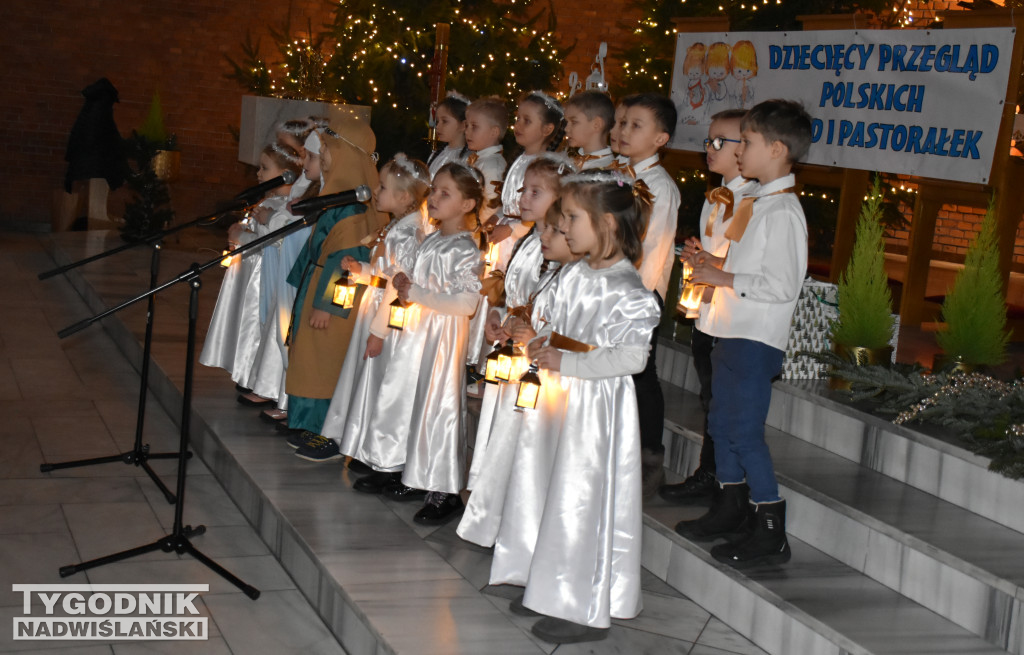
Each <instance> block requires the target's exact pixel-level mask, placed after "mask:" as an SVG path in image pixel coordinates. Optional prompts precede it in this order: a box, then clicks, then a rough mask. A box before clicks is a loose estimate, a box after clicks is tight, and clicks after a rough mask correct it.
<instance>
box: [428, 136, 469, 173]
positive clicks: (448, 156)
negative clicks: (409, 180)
mask: <svg viewBox="0 0 1024 655" xmlns="http://www.w3.org/2000/svg"><path fill="white" fill-rule="evenodd" d="M463 150H465V151H466V153H465V154H462V151H463ZM468 157H469V148H463V147H462V146H460V147H458V148H453V147H451V146H449V145H447V144H445V146H444V148H442V149H441V150H440V151H439V152H438V153H437V155H436V156H435V157H433V158H431V160H430V163H429V164H428V165H427V169H428V170H429V171H430V179H434V176H435V175H437V172H438V171H439V170H441V167H442V166H444V165H445V164H447V163H448V162H453V161H454V162H458V163H460V164H464V163H466V159H467V158H468Z"/></svg>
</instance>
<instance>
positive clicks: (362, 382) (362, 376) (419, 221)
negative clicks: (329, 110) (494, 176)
mask: <svg viewBox="0 0 1024 655" xmlns="http://www.w3.org/2000/svg"><path fill="white" fill-rule="evenodd" d="M429 190H430V175H429V173H428V172H427V168H426V166H425V165H424V164H423V163H422V162H419V161H415V160H411V159H409V158H408V157H406V156H405V155H404V154H403V153H398V154H397V155H395V158H394V159H392V160H391V161H389V162H388V163H387V164H385V165H384V167H383V168H381V171H380V182H379V183H378V186H377V190H376V192H375V193H374V203H375V205H376V207H377V211H379V212H385V213H388V214H390V215H391V217H392V218H391V222H390V223H388V224H387V225H386V226H385V227H383V228H381V229H380V230H379V231H378V233H377V237H376V239H375V242H374V243H373V244H372V246H371V252H370V261H369V262H359V261H356V260H355V259H354V258H352V257H345V258H344V259H342V260H341V267H342V268H343V269H345V270H347V271H349V274H350V275H351V276H352V277H353V279H354V280H355V281H356V282H358V283H359V284H363V285H366V287H367V288H366V289H365V290H364V292H363V298H362V301H361V302H360V304H359V312H358V314H357V316H356V326H355V328H354V330H353V332H352V343H353V344H362V343H365V344H366V347H365V348H359V347H357V346H355V345H354V346H353V347H352V348H350V349H349V350H348V352H347V353H345V363H344V364H342V367H341V375H340V376H339V377H338V385H337V387H336V388H335V390H334V397H333V398H332V399H331V406H330V408H329V409H328V410H327V419H326V420H325V421H324V427H323V435H324V436H325V437H327V438H329V439H334V440H335V441H336V442H337V443H338V446H339V449H340V450H341V452H342V454H344V455H348V456H350V457H352V458H353V459H356V460H359V461H361V462H363V463H365V464H367V465H369V466H370V467H371V468H373V469H374V472H373V473H371V474H370V475H368V476H365V477H362V478H359V479H358V480H356V481H355V483H354V484H353V488H354V489H356V490H357V491H363V492H365V493H381V492H382V491H383V490H384V488H385V487H386V486H388V485H389V484H390V483H391V482H393V481H394V480H396V478H400V477H401V470H400V469H399V470H398V471H395V470H393V469H391V468H389V467H383V468H382V467H381V466H380V462H381V461H384V460H392V459H393V458H394V453H383V454H381V453H379V452H378V451H377V448H376V446H377V444H374V443H371V442H370V441H369V440H368V439H367V437H368V434H369V427H370V426H369V421H370V420H371V419H372V417H373V412H374V409H375V406H376V400H377V396H378V394H379V393H380V386H381V382H382V380H383V378H384V373H385V371H386V370H387V367H388V364H389V363H390V361H391V357H392V355H393V354H394V352H395V345H396V343H397V341H398V339H399V338H400V337H401V336H402V334H403V332H402V331H397V330H392V329H389V328H388V318H389V314H390V307H391V303H392V301H394V300H395V298H397V297H398V294H397V292H396V291H395V288H394V286H393V285H391V284H389V283H388V282H389V280H391V279H393V278H394V276H395V275H397V274H398V273H405V274H406V275H408V274H411V273H412V269H413V262H415V258H416V249H417V247H418V246H419V243H420V241H422V240H423V237H424V234H423V214H422V211H421V208H422V206H423V202H424V200H426V197H427V193H428V191H429ZM296 454H297V455H298V456H299V457H302V456H303V452H302V449H301V448H300V449H299V450H298V451H296ZM379 455H382V456H379ZM401 459H402V460H403V461H404V459H405V452H404V451H403V452H402V453H401Z"/></svg>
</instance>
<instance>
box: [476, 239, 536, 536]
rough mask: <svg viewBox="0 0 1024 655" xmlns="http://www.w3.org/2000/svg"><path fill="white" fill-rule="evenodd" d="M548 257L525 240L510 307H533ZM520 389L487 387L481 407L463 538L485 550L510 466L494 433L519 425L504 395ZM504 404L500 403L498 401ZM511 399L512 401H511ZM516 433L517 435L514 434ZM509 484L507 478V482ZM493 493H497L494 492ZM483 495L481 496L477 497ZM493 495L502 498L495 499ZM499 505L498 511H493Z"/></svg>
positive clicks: (513, 267)
mask: <svg viewBox="0 0 1024 655" xmlns="http://www.w3.org/2000/svg"><path fill="white" fill-rule="evenodd" d="M543 261H544V256H543V254H542V253H541V249H540V236H539V235H538V233H537V232H533V233H532V234H529V235H527V236H525V237H523V245H522V246H520V248H519V249H518V250H517V251H516V256H515V257H514V258H513V259H512V261H511V262H510V263H509V267H508V271H506V274H505V297H506V302H505V304H506V306H507V307H522V306H524V305H527V304H529V302H530V298H531V296H532V295H533V293H534V292H535V291H536V290H537V285H538V281H539V279H540V266H541V264H542V263H543ZM506 313H507V309H506V308H504V307H503V308H501V314H502V316H503V318H504V316H505V315H506ZM508 386H511V387H514V388H515V389H518V385H516V384H515V383H514V381H513V383H511V384H497V385H494V384H486V385H484V396H483V400H482V402H481V405H480V419H479V421H478V423H477V431H476V442H475V444H474V446H473V462H472V465H471V466H470V469H469V481H468V482H467V484H466V487H467V488H468V489H472V490H473V491H474V494H473V495H472V496H471V497H470V499H469V503H468V504H467V505H466V513H465V514H464V515H463V519H462V523H461V524H460V525H459V536H461V537H462V538H463V539H467V540H469V541H472V542H474V543H477V544H480V545H481V546H491V545H493V544H494V534H495V533H496V531H497V523H496V522H494V524H493V527H492V528H487V527H484V526H483V525H482V523H484V522H487V523H490V522H491V521H492V519H491V517H492V516H494V517H495V519H497V518H499V517H500V515H501V512H500V510H501V507H500V504H501V502H502V500H501V499H502V498H503V496H504V486H505V482H502V481H501V480H500V479H499V478H500V477H501V473H500V469H501V468H503V467H504V466H506V465H507V463H508V462H507V458H506V457H503V456H502V455H500V454H499V451H501V450H502V449H503V447H504V446H506V445H507V444H501V445H498V446H496V448H495V450H494V452H489V449H490V444H491V440H490V437H491V435H492V434H493V432H494V430H495V429H497V428H500V429H501V431H502V434H505V433H506V429H505V428H507V427H510V426H506V425H500V426H499V425H497V424H496V422H501V421H508V422H510V423H518V420H519V416H520V413H518V412H514V411H513V410H514V409H515V394H514V393H512V394H501V393H500V392H501V391H503V390H504V389H505V387H508ZM499 397H501V398H502V401H501V402H500V403H499V402H498V398H499ZM510 397H511V399H510ZM514 433H515V432H514V431H513V432H512V434H514ZM481 476H483V478H484V480H483V487H481V485H480V482H481ZM506 480H507V478H506ZM492 489H493V492H492ZM477 491H479V493H476V492H477ZM492 493H497V494H498V497H497V498H494V499H491V496H492ZM495 503H497V507H492V506H493V505H494V504H495Z"/></svg>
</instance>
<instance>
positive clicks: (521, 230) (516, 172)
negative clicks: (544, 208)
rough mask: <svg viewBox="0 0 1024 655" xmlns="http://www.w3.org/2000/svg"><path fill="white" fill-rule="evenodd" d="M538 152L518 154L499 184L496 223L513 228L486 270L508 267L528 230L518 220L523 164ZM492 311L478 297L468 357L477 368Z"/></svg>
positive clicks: (499, 244)
mask: <svg viewBox="0 0 1024 655" xmlns="http://www.w3.org/2000/svg"><path fill="white" fill-rule="evenodd" d="M536 158H537V155H527V154H522V155H519V157H518V158H516V160H515V161H514V162H512V165H511V166H509V168H508V172H507V174H506V175H505V181H504V182H503V183H502V187H501V212H500V213H499V214H498V225H507V226H508V227H510V228H512V234H511V236H509V237H507V238H505V239H503V240H502V241H499V242H498V255H497V257H496V258H495V260H494V261H492V262H491V263H490V266H489V267H488V269H487V273H490V272H491V271H505V269H507V268H508V261H509V258H510V257H511V256H512V249H513V248H515V245H516V243H517V242H518V241H519V239H521V238H522V237H523V236H524V235H525V234H526V233H527V232H529V231H530V226H529V225H525V226H524V225H523V222H522V221H521V220H519V213H520V210H519V199H520V198H521V197H522V195H523V181H524V179H525V178H526V167H527V166H529V165H530V162H532V161H533V160H534V159H536ZM490 311H491V305H490V303H489V302H488V301H487V298H486V297H484V298H481V299H480V310H479V311H478V312H477V314H476V315H475V316H474V317H473V320H472V322H471V325H470V341H469V360H468V362H469V363H470V364H476V365H477V366H478V367H479V366H480V365H481V364H482V362H483V360H484V358H485V357H486V356H487V355H486V353H487V352H489V351H490V348H489V347H488V344H485V343H484V328H485V327H486V323H487V314H489V313H490Z"/></svg>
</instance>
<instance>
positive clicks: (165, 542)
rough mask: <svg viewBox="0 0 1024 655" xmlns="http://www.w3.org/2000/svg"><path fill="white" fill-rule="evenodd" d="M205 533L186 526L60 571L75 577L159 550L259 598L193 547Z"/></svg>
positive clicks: (63, 567) (64, 574)
mask: <svg viewBox="0 0 1024 655" xmlns="http://www.w3.org/2000/svg"><path fill="white" fill-rule="evenodd" d="M205 532H206V526H203V525H197V526H196V527H194V528H193V527H192V526H190V525H186V526H185V527H184V528H182V529H181V531H180V533H179V532H172V533H171V534H169V535H166V536H165V537H162V538H160V539H158V540H156V541H154V542H153V543H151V544H146V545H144V546H138V547H136V548H131V549H129V550H124V551H121V552H120V553H114V554H113V555H106V556H105V557H97V558H96V559H93V560H89V561H88V562H81V563H79V564H70V565H68V566H62V567H60V571H59V572H60V577H62V578H66V577H68V576H69V575H74V574H75V573H78V572H80V571H86V570H88V569H91V568H94V567H97V566H103V565H104V564H111V563H113V562H120V561H121V560H125V559H128V558H131V557H135V556H137V555H144V554H146V553H152V552H155V551H158V550H162V551H163V552H165V553H171V552H174V553H178V554H179V555H180V554H182V553H188V554H189V555H191V556H192V557H195V558H196V559H197V560H199V561H200V562H202V563H203V564H205V565H206V566H207V567H208V568H210V569H211V570H212V571H213V572H214V573H217V574H218V575H220V576H221V577H222V578H224V579H225V580H227V581H228V582H230V583H231V584H233V585H235V586H236V587H238V588H239V589H240V590H241V591H242V593H243V594H245V595H246V596H248V597H249V598H251V599H253V600H256V599H257V598H259V597H260V590H259V589H257V588H256V587H253V586H251V585H248V584H246V583H245V582H243V581H242V580H241V579H239V578H238V577H236V576H235V575H234V574H233V573H231V572H230V571H228V570H227V569H225V568H224V567H223V566H221V565H220V564H218V563H217V562H214V561H213V560H212V559H210V558H209V557H207V556H206V555H204V554H203V553H202V552H201V551H200V550H198V549H197V548H196V547H195V546H193V545H192V542H191V541H189V537H194V536H197V535H201V534H203V533H205Z"/></svg>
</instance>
